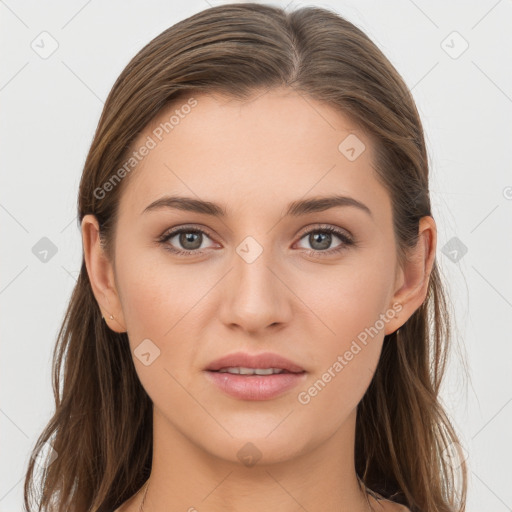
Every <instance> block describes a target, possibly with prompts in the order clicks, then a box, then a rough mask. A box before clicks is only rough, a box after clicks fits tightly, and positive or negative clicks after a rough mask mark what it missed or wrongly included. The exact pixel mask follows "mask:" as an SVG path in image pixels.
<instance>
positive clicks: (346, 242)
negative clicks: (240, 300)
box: [157, 226, 357, 258]
mask: <svg viewBox="0 0 512 512" xmlns="http://www.w3.org/2000/svg"><path fill="white" fill-rule="evenodd" d="M181 233H201V234H203V235H206V236H208V237H209V238H212V237H211V236H210V235H209V233H208V232H207V231H204V230H203V229H199V228H196V227H194V228H192V227H187V226H183V227H181V228H179V229H176V230H174V231H171V232H169V233H165V234H164V235H162V236H161V237H160V238H159V239H158V240H157V242H158V243H160V244H162V245H163V246H164V249H166V250H167V251H169V252H171V253H173V254H175V255H177V256H191V255H199V254H203V253H204V251H200V250H193V251H189V250H182V249H175V248H173V247H172V246H170V245H169V244H168V243H167V242H168V240H170V239H171V238H173V237H174V236H176V235H179V234H181ZM311 233H331V234H334V235H336V236H337V237H339V238H340V239H341V241H342V243H341V244H340V245H338V246H337V247H336V248H334V249H328V250H325V251H319V250H315V249H305V250H306V252H307V254H308V255H310V256H313V257H316V258H317V257H320V258H322V257H324V255H326V256H332V255H335V254H338V253H340V252H342V251H344V250H346V249H348V248H349V247H351V246H353V247H355V246H356V245H357V244H356V242H355V241H354V240H353V239H352V238H351V237H349V236H348V235H347V234H345V233H344V232H342V231H340V230H339V229H337V228H335V227H333V226H322V227H317V228H315V229H311V230H309V231H306V232H305V233H303V234H302V236H301V237H300V238H299V240H302V239H303V238H304V237H305V236H307V235H310V234H311Z"/></svg>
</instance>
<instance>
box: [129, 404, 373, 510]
mask: <svg viewBox="0 0 512 512" xmlns="http://www.w3.org/2000/svg"><path fill="white" fill-rule="evenodd" d="M153 425H154V430H153V461H152V471H151V476H150V478H149V480H148V486H147V488H146V489H145V490H144V488H143V489H142V490H141V491H142V492H141V493H140V495H141V497H140V498H139V503H141V504H142V510H143V511H144V512H164V511H166V512H168V511H169V510H186V511H189V512H196V511H197V510H204V511H208V512H221V511H222V512H235V511H240V510H243V511H244V512H256V511H261V510H266V509H278V510H280V511H282V512H294V511H296V510H297V507H300V508H304V509H305V510H309V511H315V510H336V511H339V512H344V511H346V512H349V511H350V512H356V511H357V512H359V511H360V512H363V511H364V512H368V511H369V510H371V507H370V506H369V503H368V497H367V495H366V492H365V490H364V489H363V488H362V487H361V485H360V483H359V480H358V478H357V475H356V472H355V467H354V442H355V435H354V434H355V410H354V411H353V414H351V415H350V416H349V417H348V418H347V421H346V422H345V423H344V424H343V425H342V426H341V427H340V428H339V429H338V430H337V431H336V432H335V434H334V435H332V436H331V437H330V438H329V439H327V440H326V441H323V442H322V443H320V444H319V445H318V446H308V447H306V448H303V449H302V450H298V453H295V454H294V455H293V456H288V457H279V455H278V452H277V451H276V450H277V448H278V447H277V446H274V447H272V446H271V443H268V438H264V439H263V440H259V441H258V442H256V443H254V445H257V446H259V447H260V448H261V452H260V453H262V454H263V455H264V454H265V453H272V457H268V458H267V459H264V457H263V456H261V459H260V460H261V462H257V463H256V464H254V465H252V466H246V465H244V464H243V463H241V462H240V460H239V459H238V458H237V451H238V454H239V453H240V452H242V453H245V452H243V450H236V449H235V451H234V454H233V456H232V458H231V459H229V458H228V457H224V458H221V457H219V456H216V455H215V454H212V453H210V452H208V451H207V450H205V449H203V448H202V447H201V446H198V443H197V442H194V441H193V440H191V439H190V438H188V437H186V436H184V435H183V434H182V433H181V431H179V430H178V429H176V428H174V427H173V426H172V425H171V424H170V423H169V422H168V421H167V420H166V419H165V418H164V417H163V416H161V415H160V414H159V413H158V411H157V409H156V408H155V409H154V422H153ZM266 441H267V443H266V444H265V442H266ZM240 445H241V446H244V447H245V448H244V449H245V450H246V451H247V452H248V453H249V452H251V450H254V453H256V451H257V448H255V447H254V445H253V447H251V446H250V445H248V444H247V443H246V442H241V443H240V442H238V443H234V442H233V446H236V447H239V446H240ZM258 451H259V450H258ZM287 454H288V452H287ZM265 460H266V461H267V462H265ZM143 498H144V500H143ZM142 500H143V502H142Z"/></svg>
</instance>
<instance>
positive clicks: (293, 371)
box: [205, 352, 306, 400]
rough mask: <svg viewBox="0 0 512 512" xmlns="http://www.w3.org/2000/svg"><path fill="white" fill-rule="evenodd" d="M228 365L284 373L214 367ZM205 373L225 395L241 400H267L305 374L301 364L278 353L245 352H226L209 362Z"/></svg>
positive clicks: (302, 378) (286, 388) (292, 384)
mask: <svg viewBox="0 0 512 512" xmlns="http://www.w3.org/2000/svg"><path fill="white" fill-rule="evenodd" d="M229 367H243V368H279V369H282V370H285V372H286V373H279V374H273V375H237V374H232V373H224V372H223V373H220V372H218V371H217V370H221V369H223V368H229ZM205 375H206V376H207V378H208V379H210V381H211V382H213V383H214V384H216V385H217V386H218V387H219V388H220V389H221V390H222V391H224V392H225V393H227V394H228V395H230V396H232V397H234V398H239V399H241V400H269V399H271V398H275V397H276V396H279V395H281V394H282V393H284V392H285V391H287V390H289V389H291V388H292V387H294V386H296V385H297V384H299V383H300V382H302V381H303V380H304V379H305V378H306V371H305V370H304V368H302V367H300V366H299V365H297V364H295V363H293V362H292V361H290V360H289V359H285V358H284V357H281V356H280V355H278V354H274V353H272V352H265V353H263V354H256V355H251V354H247V353H245V352H236V353H233V354H228V355H227V356H224V357H221V358H220V359H217V360H215V361H213V362H212V363H210V364H209V365H208V367H207V368H205Z"/></svg>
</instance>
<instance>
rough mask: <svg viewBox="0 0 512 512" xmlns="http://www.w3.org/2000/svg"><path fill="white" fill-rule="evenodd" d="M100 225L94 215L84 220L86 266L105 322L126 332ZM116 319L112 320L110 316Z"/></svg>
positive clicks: (117, 329) (118, 330) (85, 217)
mask: <svg viewBox="0 0 512 512" xmlns="http://www.w3.org/2000/svg"><path fill="white" fill-rule="evenodd" d="M99 234H100V230H99V224H98V221H97V219H96V217H95V216H94V215H85V216H84V218H83V219H82V242H83V246H84V258H85V265H86V267H87V273H88V275H89V281H90V282H91V287H92V291H93V293H94V297H95V298H96V301H97V302H98V305H99V308H100V310H101V314H102V315H103V317H104V318H105V322H106V323H107V325H108V326H109V327H110V329H112V330H113V331H115V332H118V333H122V332H126V327H125V321H124V316H123V311H122V308H121V301H120V300H119V295H118V293H117V289H116V284H115V279H114V269H113V266H112V263H111V262H110V260H109V259H108V257H107V255H106V253H105V251H104V248H103V247H102V246H101V244H100V237H99ZM111 315H112V316H113V317H114V319H111V318H110V316H111Z"/></svg>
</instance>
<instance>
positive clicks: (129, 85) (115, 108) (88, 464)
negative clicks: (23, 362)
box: [24, 3, 467, 512]
mask: <svg viewBox="0 0 512 512" xmlns="http://www.w3.org/2000/svg"><path fill="white" fill-rule="evenodd" d="M282 86H285V87H291V88H293V89H294V90H295V91H297V92H298V93H300V94H302V95H303V96H304V97H305V98H306V97H309V98H312V99H314V100H317V101H321V102H324V103H325V104H327V105H329V106H331V107H332V108H334V109H338V110H339V111H340V112H342V113H344V114H345V115H347V116H350V118H351V119H352V120H354V122H355V123H357V124H358V126H360V127H362V128H363V129H364V130H365V131H367V132H368V133H370V134H372V135H373V138H374V139H375V141H376V142H375V144H376V148H375V149H376V161H375V162H374V165H375V169H376V171H377V174H378V178H379V179H380V180H381V181H382V183H383V184H384V185H385V186H386V188H387V190H388V192H389V194H390V197H391V202H392V210H393V223H394V231H395V236H396V245H397V252H398V255H399V258H400V261H401V262H403V261H404V258H405V257H406V255H407V249H409V248H411V247H413V246H414V245H415V243H416V241H417V236H418V222H419V219H420V218H421V217H422V216H425V215H432V213H431V207H430V198H429V188H428V187H429V184H428V172H429V169H428V161H427V160H428V159H427V153H426V148H425V140H424V134H423V128H422V124H421V121H420V118H419V115H418V112H417V109H416V107H415V104H414V100H413V98H412V95H411V93H410V91H409V90H408V88H407V86H406V85H405V84H404V82H403V80H402V78H401V77H400V75H399V74H398V72H397V71H396V70H395V68H394V67H393V66H392V65H391V63H390V62H389V61H388V60H387V59H386V57H385V56H384V55H383V54H382V52H381V51H380V50H379V49H378V48H377V46H376V45H375V44H374V43H373V42H372V41H371V40H370V39H369V38H368V37H367V36H366V35H365V34H364V33H363V32H362V31H361V30H360V29H358V28H357V27H355V26H354V25H353V24H351V23H350V22H348V21H347V20H345V19H343V18H342V17H341V16H339V15H338V14H337V13H335V12H332V11H329V10H327V9H323V8H319V7H305V8H300V9H298V10H295V11H290V12H286V11H285V10H283V9H281V8H278V7H271V6H266V5H259V4H255V3H243V4H231V5H223V6H219V7H213V8H209V9H206V10H204V11H202V12H199V13H197V14H195V15H193V16H191V17H189V18H187V19H185V20H183V21H180V22H179V23H177V24H175V25H174V26H172V27H170V28H168V29H167V30H165V31H164V32H162V33H161V34H160V35H159V36H157V37H156V38H155V39H153V40H152V41H151V42H150V43H149V44H147V45H146V46H145V47H144V48H143V49H142V50H141V51H140V52H139V53H138V54H137V55H136V56H135V57H134V58H133V59H132V60H131V62H130V63H129V64H128V65H127V67H126V68H125V69H124V70H123V72H122V73H121V75H120V76H119V78H118V79H117V81H116V82H115V84H114V86H113V88H112V90H111V92H110V94H109V96H108V98H107V101H106V102H105V106H104V109H103V112H102V114H101V118H100V120H99V124H98V127H97V130H96V133H95V136H94V140H93V141H92V145H91V148H90V150H89V153H88V155H87V159H86V162H85V166H84V169H83V174H82V179H81V182H80V189H79V194H78V221H79V225H80V223H81V221H82V219H83V217H84V215H86V214H94V215H95V216H96V218H97V219H98V222H99V224H100V231H101V239H102V242H103V243H104V247H105V250H106V251H107V253H108V254H109V255H110V256H112V254H113V253H112V248H113V243H112V242H113V237H114V234H115V225H116V215H117V207H118V204H119V199H120V197H121V196H120V195H121V193H122V190H123V188H124V186H126V181H127V180H129V179H130V178H129V176H128V175H126V176H125V177H124V178H123V179H122V180H121V181H120V182H119V183H114V182H113V181H112V178H113V176H114V174H115V173H116V171H117V170H118V169H120V168H121V167H122V166H123V165H124V164H125V161H126V159H127V158H128V155H129V151H130V149H133V148H131V145H132V144H133V142H134V139H135V138H136V136H137V135H138V134H140V133H141V132H142V131H143V130H144V128H145V127H146V126H148V123H149V122H150V121H152V120H153V119H154V118H155V116H156V115H157V114H159V113H160V112H161V111H162V109H163V108H168V107H169V106H170V105H171V104H172V103H175V102H178V100H179V99H180V98H188V97H190V95H193V94H198V95H199V94H201V93H212V92H221V93H225V94H228V95H231V97H233V98H237V99H248V98H250V97H251V95H253V94H254V93H255V92H256V91H265V90H270V89H272V88H275V87H282ZM183 102H185V100H183ZM125 169H126V168H125ZM134 172H136V171H134ZM119 175H120V174H119V173H117V177H118V178H119ZM109 180H110V183H112V186H111V187H109V189H108V193H105V190H106V189H105V187H104V184H105V183H107V182H109ZM114 185H115V186H114ZM98 191H100V192H98ZM101 191H103V192H101ZM450 331H451V329H450V314H449V311H448V302H447V295H446V290H444V288H443V282H442V279H441V274H440V271H439V268H438V265H437V263H436V262H434V265H433V269H432V272H431V276H430V280H429V285H428V294H427V297H426V299H425V301H424V303H423V304H422V306H421V307H419V308H418V309H417V310H416V311H415V312H414V314H413V315H412V316H411V317H410V318H409V319H408V320H407V322H406V323H405V324H404V325H403V326H402V327H401V329H400V332H399V334H398V335H396V334H392V335H387V336H386V337H385V339H384V344H383V349H382V353H381V358H380V361H379V364H378V367H377V369H376V373H375V376H374V378H373V380H372V382H371V384H370V386H369V388H368V390H367V392H366V394H365V395H364V397H363V399H362V400H361V402H360V404H359V406H358V415H357V425H356V446H355V457H356V460H355V463H356V471H357V475H358V477H359V478H360V480H361V481H362V482H364V484H365V485H366V486H367V487H368V488H369V489H371V490H373V491H375V492H376V493H378V494H380V495H382V496H384V497H386V498H390V499H392V500H394V501H396V502H399V503H402V504H405V505H407V506H408V507H409V508H410V509H411V511H412V512H417V511H421V512H448V511H450V512H454V511H458V512H461V511H463V510H465V501H466V485H467V475H466V473H467V469H466V465H465V463H464V460H463V457H462V456H461V452H460V448H459V444H458V441H457V435H456V433H455V431H454V429H453V427H452V425H451V424H450V421H449V419H448V417H447V415H446V413H445V411H444V409H443V407H442V405H441V403H440V397H439V391H440V385H441V380H442V377H443V374H444V370H445V364H446V357H447V353H448V347H449V343H450V337H451V335H450ZM52 372H53V392H54V396H55V412H54V414H53V417H52V418H51V420H50V421H49V423H48V425H47V426H46V428H45V429H44V431H43V432H42V434H41V435H40V437H39V438H38V441H37V443H36V446H35V447H34V450H33V453H32V455H33V458H35V457H37V456H38V454H39V460H43V459H42V458H41V453H42V452H41V453H40V450H41V448H42V447H43V446H45V447H50V448H51V447H52V450H54V452H52V453H54V455H56V458H55V457H54V458H55V460H53V461H52V462H51V463H48V464H47V465H46V467H44V466H45V465H44V464H42V467H43V470H42V475H41V476H42V480H41V485H40V486H39V487H37V490H38V491H40V492H39V493H38V496H37V498H35V497H34V494H33V492H32V491H33V488H34V487H35V471H34V469H35V460H33V459H32V460H31V461H30V464H29V465H28V469H27V474H26V479H25V487H24V504H25V507H26V510H28V511H32V510H40V511H41V510H45V511H49V510H51V511H55V512H87V511H94V512H96V511H105V512H111V511H112V510H114V509H115V508H116V507H118V506H120V505H121V504H122V503H123V502H124V501H126V500H127V499H128V498H130V497H131V496H132V495H133V494H134V493H135V492H136V491H137V490H139V489H140V487H141V486H142V485H143V483H144V482H145V481H146V480H147V478H148V477H149V474H150V470H151V461H152V450H153V441H152V421H153V416H152V414H153V408H152V402H151V400H150V398H149V396H148V395H147V394H146V392H145V390H144V389H143V387H142V386H141V384H140V381H139V379H138V377H137V374H136V372H135V367H134V363H133V359H132V354H131V352H130V348H129V343H128V338H127V335H126V333H122V334H118V333H116V332H113V331H112V330H110V329H109V328H108V326H107V325H106V324H105V322H104V321H103V320H102V316H101V312H100V309H99V307H98V304H97V302H96V300H95V297H94V295H93V292H92V289H91V284H90V281H89V277H88V274H87V269H86V266H85V262H84V260H83V259H82V266H81V269H80V275H79V277H78V281H77V283H76V286H75V288H74V290H73V293H72V296H71V299H70V302H69V306H68V308H67V311H66V314H65V317H64V321H63V324H62V326H61V329H60V332H59V334H58V340H57V344H56V346H55V351H54V358H53V365H52ZM61 377H62V382H61ZM55 452H56V454H55ZM447 453H448V454H449V456H446V454H447ZM48 462H50V461H48ZM31 499H32V501H33V500H34V499H35V500H36V503H37V507H38V508H37V509H33V508H31V507H32V504H31V503H30V500H31Z"/></svg>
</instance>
